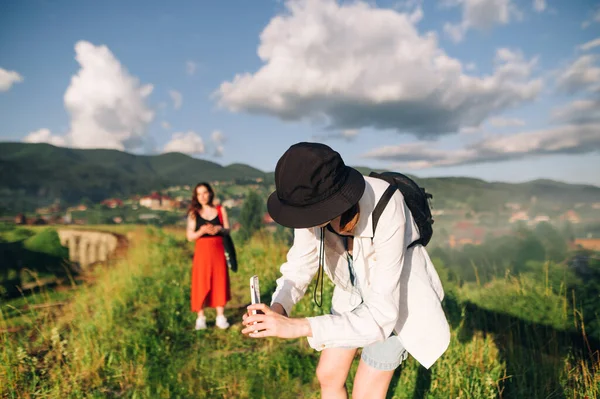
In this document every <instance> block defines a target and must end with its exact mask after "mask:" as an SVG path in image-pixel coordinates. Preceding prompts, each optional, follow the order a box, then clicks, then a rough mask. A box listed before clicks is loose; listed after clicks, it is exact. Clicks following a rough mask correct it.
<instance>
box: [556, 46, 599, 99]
mask: <svg viewBox="0 0 600 399" xmlns="http://www.w3.org/2000/svg"><path fill="white" fill-rule="evenodd" d="M595 62H596V56H593V55H582V56H581V57H579V58H578V59H577V60H575V61H574V62H573V63H572V64H571V65H569V66H567V67H566V68H564V69H563V70H562V71H561V73H560V75H559V77H558V80H557V86H558V88H559V89H560V90H562V91H565V92H567V93H575V92H577V91H580V90H584V89H590V88H593V87H594V85H595V84H596V83H600V67H597V66H595Z"/></svg>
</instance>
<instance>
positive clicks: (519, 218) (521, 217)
mask: <svg viewBox="0 0 600 399" xmlns="http://www.w3.org/2000/svg"><path fill="white" fill-rule="evenodd" d="M528 220H529V215H527V212H525V211H518V212H514V213H513V214H512V215H511V216H510V219H508V221H509V222H510V223H515V222H527V221H528Z"/></svg>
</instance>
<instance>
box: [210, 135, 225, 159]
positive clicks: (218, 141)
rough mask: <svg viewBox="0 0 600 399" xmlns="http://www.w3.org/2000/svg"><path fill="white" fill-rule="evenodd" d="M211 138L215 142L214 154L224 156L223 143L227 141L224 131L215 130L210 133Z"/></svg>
mask: <svg viewBox="0 0 600 399" xmlns="http://www.w3.org/2000/svg"><path fill="white" fill-rule="evenodd" d="M210 138H211V140H212V142H213V144H214V151H213V156H215V157H222V156H223V152H224V151H225V147H224V146H223V143H225V142H226V141H227V138H226V137H225V135H224V134H223V132H222V131H220V130H213V132H212V133H211V135H210Z"/></svg>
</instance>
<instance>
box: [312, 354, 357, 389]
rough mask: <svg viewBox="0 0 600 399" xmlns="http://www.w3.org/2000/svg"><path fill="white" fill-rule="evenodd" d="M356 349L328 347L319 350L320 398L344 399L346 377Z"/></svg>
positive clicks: (318, 375) (318, 376)
mask: <svg viewBox="0 0 600 399" xmlns="http://www.w3.org/2000/svg"><path fill="white" fill-rule="evenodd" d="M355 354H356V349H342V348H330V349H325V350H323V351H322V352H321V358H320V359H319V364H318V366H317V378H318V380H319V384H321V398H322V399H346V398H348V394H347V392H346V378H348V372H349V371H350V366H351V365H352V360H354V355H355Z"/></svg>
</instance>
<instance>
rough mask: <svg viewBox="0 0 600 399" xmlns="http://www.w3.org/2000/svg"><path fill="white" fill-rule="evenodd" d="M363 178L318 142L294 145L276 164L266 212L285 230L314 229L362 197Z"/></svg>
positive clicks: (337, 154)
mask: <svg viewBox="0 0 600 399" xmlns="http://www.w3.org/2000/svg"><path fill="white" fill-rule="evenodd" d="M364 191H365V179H364V177H363V175H362V174H360V172H359V171H357V170H356V169H354V168H351V167H349V166H346V164H344V161H343V160H342V157H341V156H340V154H339V153H337V152H336V151H334V150H332V149H331V148H330V147H329V146H327V145H325V144H320V143H307V142H302V143H297V144H294V145H293V146H291V147H290V148H289V149H288V150H287V151H286V152H285V153H284V154H283V155H282V156H281V158H279V161H277V166H276V167H275V192H274V193H272V194H271V195H270V196H269V199H268V201H267V209H268V211H269V214H270V215H271V217H272V218H273V220H275V221H276V222H277V223H279V224H281V225H282V226H286V227H293V228H307V227H315V226H318V225H321V224H323V223H326V222H328V221H330V220H332V219H335V218H336V217H338V216H339V215H341V214H342V213H344V212H345V211H347V210H348V209H350V208H351V207H352V206H353V205H354V204H356V203H357V202H358V200H359V199H360V198H361V197H362V195H363V192H364Z"/></svg>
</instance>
